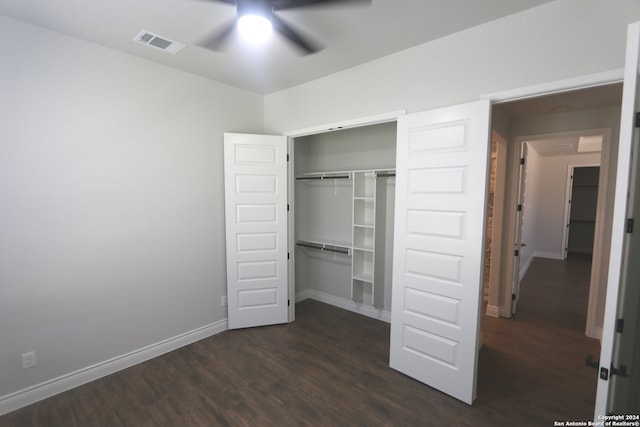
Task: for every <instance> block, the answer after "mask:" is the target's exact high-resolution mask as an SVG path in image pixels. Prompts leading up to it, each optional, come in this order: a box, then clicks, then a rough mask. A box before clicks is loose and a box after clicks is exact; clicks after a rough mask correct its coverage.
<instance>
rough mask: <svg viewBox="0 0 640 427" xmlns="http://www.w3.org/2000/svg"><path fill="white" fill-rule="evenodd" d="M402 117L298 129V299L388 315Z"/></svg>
mask: <svg viewBox="0 0 640 427" xmlns="http://www.w3.org/2000/svg"><path fill="white" fill-rule="evenodd" d="M396 132H397V129H396V123H395V122H388V123H382V124H375V125H369V126H362V127H356V128H350V129H339V130H334V131H329V132H324V133H319V134H314V135H308V136H303V137H297V138H295V139H294V140H293V142H292V148H293V149H292V151H293V153H292V154H293V156H292V159H293V162H294V165H293V169H294V183H293V185H294V207H293V210H294V215H293V217H294V221H295V227H294V241H295V254H294V269H295V276H294V277H295V285H294V286H295V294H296V300H298V301H300V300H303V299H306V298H314V299H317V300H320V301H323V302H327V303H329V304H333V305H336V306H339V307H342V308H346V309H349V310H352V311H356V312H359V313H362V314H365V315H368V316H372V317H377V318H381V319H384V320H387V321H388V320H389V313H390V310H391V273H392V260H393V221H394V215H393V213H394V201H395V158H396Z"/></svg>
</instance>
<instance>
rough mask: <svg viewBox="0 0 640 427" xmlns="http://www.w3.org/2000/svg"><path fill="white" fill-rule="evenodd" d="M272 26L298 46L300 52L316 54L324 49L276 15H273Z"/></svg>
mask: <svg viewBox="0 0 640 427" xmlns="http://www.w3.org/2000/svg"><path fill="white" fill-rule="evenodd" d="M271 24H272V25H273V29H274V30H276V31H277V32H278V33H280V34H281V35H282V36H283V37H284V38H286V39H287V40H289V41H290V42H291V43H293V44H294V45H296V46H297V47H298V48H299V49H300V50H302V51H303V53H304V54H305V55H309V54H311V53H316V52H318V51H320V50H322V49H324V46H321V45H320V44H319V43H317V42H315V41H312V40H311V39H310V38H309V37H303V36H302V35H301V34H300V33H298V32H297V31H295V30H294V29H293V28H291V27H290V26H289V25H287V24H286V23H285V22H284V21H283V20H282V19H280V18H279V17H277V16H276V15H275V14H274V15H272V19H271Z"/></svg>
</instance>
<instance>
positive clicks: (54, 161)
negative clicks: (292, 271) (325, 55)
mask: <svg viewBox="0 0 640 427" xmlns="http://www.w3.org/2000/svg"><path fill="white" fill-rule="evenodd" d="M0 56H1V57H2V58H3V61H2V66H1V67H0V94H1V95H0V117H1V118H2V119H1V122H0V236H1V237H0V342H1V344H0V378H1V380H0V410H1V409H7V408H6V407H2V404H3V402H4V403H7V399H9V398H11V397H12V393H15V392H19V391H20V390H24V389H25V388H28V387H30V386H34V385H37V384H41V383H43V382H44V381H48V380H51V379H54V378H57V377H60V376H63V375H66V374H69V373H73V372H76V371H78V370H80V369H83V368H86V367H89V366H92V365H94V364H98V363H101V362H103V361H105V360H108V359H110V358H114V357H118V356H121V355H124V354H126V353H128V352H132V351H134V350H138V349H141V348H143V347H145V346H148V345H152V344H155V343H159V342H161V341H163V340H167V339H170V338H172V337H175V336H177V335H180V334H184V333H186V332H189V331H193V330H196V329H198V328H203V327H206V326H208V325H212V324H215V323H216V322H219V321H222V320H224V319H225V318H226V309H225V307H222V306H221V302H220V300H221V296H222V295H223V294H226V285H225V280H226V278H225V267H224V263H225V255H224V205H223V200H224V198H223V173H222V133H223V132H225V131H245V132H250V131H254V132H260V131H262V119H263V102H262V97H260V96H257V95H253V94H250V93H248V92H243V91H239V90H237V89H234V88H230V87H228V86H224V85H221V84H217V83H214V82H210V81H207V80H205V79H202V78H200V77H196V76H193V75H190V74H186V73H182V72H178V71H176V70H172V69H170V68H167V67H164V66H159V65H155V64H152V63H151V62H147V61H144V60H139V59H135V58H133V57H130V56H127V55H124V54H120V53H117V52H115V51H112V50H109V49H106V48H103V47H100V46H97V45H93V44H89V43H85V42H81V41H78V40H76V39H72V38H70V37H67V36H64V35H60V34H57V33H53V32H49V31H46V30H43V29H39V28H36V27H32V26H29V25H26V24H22V23H19V22H17V21H14V20H11V19H8V18H4V17H0ZM28 351H36V352H37V366H36V367H34V368H31V369H28V370H23V369H22V366H21V354H22V353H25V352H28ZM13 396H14V397H15V395H13Z"/></svg>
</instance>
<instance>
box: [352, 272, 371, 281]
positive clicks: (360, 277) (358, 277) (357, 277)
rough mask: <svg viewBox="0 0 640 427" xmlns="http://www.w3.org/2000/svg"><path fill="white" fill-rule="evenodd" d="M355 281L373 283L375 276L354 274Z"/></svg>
mask: <svg viewBox="0 0 640 427" xmlns="http://www.w3.org/2000/svg"><path fill="white" fill-rule="evenodd" d="M353 280H359V281H360V282H367V283H373V274H371V273H360V274H354V275H353Z"/></svg>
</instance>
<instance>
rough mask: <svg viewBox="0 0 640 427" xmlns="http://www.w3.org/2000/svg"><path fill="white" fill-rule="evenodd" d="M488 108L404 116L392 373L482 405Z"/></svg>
mask: <svg viewBox="0 0 640 427" xmlns="http://www.w3.org/2000/svg"><path fill="white" fill-rule="evenodd" d="M489 120H490V102H489V101H481V102H474V103H470V104H464V105H459V106H454V107H448V108H441V109H437V110H431V111H426V112H422V113H417V114H411V115H407V116H404V117H400V118H399V120H398V141H397V161H396V213H395V238H394V261H393V291H392V309H391V350H390V365H391V367H392V368H394V369H397V370H398V371H400V372H403V373H405V374H406V375H409V376H410V377H413V378H415V379H417V380H419V381H422V382H423V383H426V384H427V385H429V386H432V387H434V388H436V389H438V390H441V391H443V392H445V393H447V394H449V395H451V396H453V397H455V398H457V399H459V400H462V401H463V402H466V403H468V404H471V403H472V402H473V400H474V398H475V389H476V368H477V355H478V345H479V320H480V303H481V290H482V286H481V284H482V272H483V259H484V253H483V248H484V234H485V212H486V195H487V183H488V177H487V172H488V170H487V169H488V162H489Z"/></svg>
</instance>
